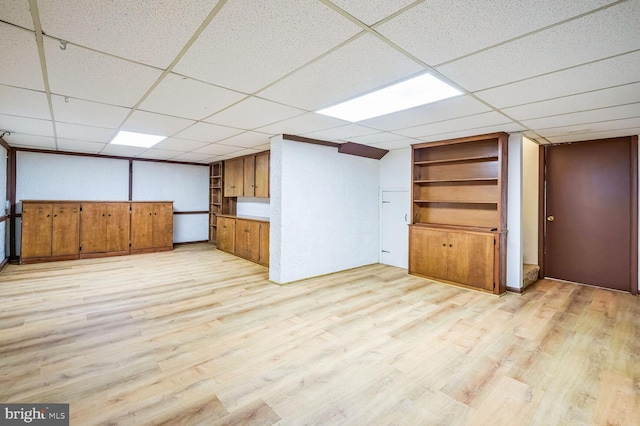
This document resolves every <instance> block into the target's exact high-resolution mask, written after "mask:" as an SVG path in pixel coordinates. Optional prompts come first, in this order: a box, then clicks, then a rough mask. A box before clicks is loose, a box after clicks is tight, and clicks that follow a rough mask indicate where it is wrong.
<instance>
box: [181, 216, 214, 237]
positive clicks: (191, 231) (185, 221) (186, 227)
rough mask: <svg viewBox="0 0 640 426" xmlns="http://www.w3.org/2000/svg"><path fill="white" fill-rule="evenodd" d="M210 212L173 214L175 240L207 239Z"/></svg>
mask: <svg viewBox="0 0 640 426" xmlns="http://www.w3.org/2000/svg"><path fill="white" fill-rule="evenodd" d="M208 221H209V215H208V214H176V215H173V242H174V243H186V242H193V241H207V240H208V238H209V234H208V226H209V223H208Z"/></svg>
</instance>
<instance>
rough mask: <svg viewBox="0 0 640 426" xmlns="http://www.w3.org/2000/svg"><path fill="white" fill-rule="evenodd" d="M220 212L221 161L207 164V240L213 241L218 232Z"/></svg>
mask: <svg viewBox="0 0 640 426" xmlns="http://www.w3.org/2000/svg"><path fill="white" fill-rule="evenodd" d="M220 213H222V161H217V162H215V163H211V164H210V166H209V242H210V243H214V244H215V242H216V239H217V234H218V232H217V231H218V218H217V215H218V214H220Z"/></svg>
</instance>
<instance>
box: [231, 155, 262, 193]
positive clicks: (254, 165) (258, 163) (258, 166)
mask: <svg viewBox="0 0 640 426" xmlns="http://www.w3.org/2000/svg"><path fill="white" fill-rule="evenodd" d="M224 196H225V197H259V198H268V197H269V151H266V152H261V153H259V154H256V155H248V156H246V157H240V158H232V159H231V160H226V161H225V162H224Z"/></svg>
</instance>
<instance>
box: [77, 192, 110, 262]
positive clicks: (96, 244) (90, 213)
mask: <svg viewBox="0 0 640 426" xmlns="http://www.w3.org/2000/svg"><path fill="white" fill-rule="evenodd" d="M106 223H107V222H106V218H105V212H104V207H103V204H102V203H82V226H81V230H80V232H81V235H80V245H81V246H82V253H83V254H88V253H104V252H106V251H107V244H106V239H105V229H106Z"/></svg>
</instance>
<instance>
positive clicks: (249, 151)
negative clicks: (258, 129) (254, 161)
mask: <svg viewBox="0 0 640 426" xmlns="http://www.w3.org/2000/svg"><path fill="white" fill-rule="evenodd" d="M259 152H260V150H259V149H255V148H245V149H241V150H240V151H236V152H234V153H233V154H230V155H231V157H230V158H235V157H242V156H243V155H251V154H257V153H259Z"/></svg>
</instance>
